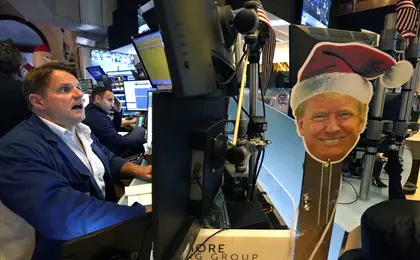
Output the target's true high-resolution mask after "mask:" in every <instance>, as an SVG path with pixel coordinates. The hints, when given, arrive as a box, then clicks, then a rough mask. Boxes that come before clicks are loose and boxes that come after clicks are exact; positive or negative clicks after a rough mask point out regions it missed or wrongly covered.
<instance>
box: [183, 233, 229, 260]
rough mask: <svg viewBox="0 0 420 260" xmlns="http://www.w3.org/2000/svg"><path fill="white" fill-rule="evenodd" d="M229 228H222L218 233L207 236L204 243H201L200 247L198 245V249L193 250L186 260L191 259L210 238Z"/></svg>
mask: <svg viewBox="0 0 420 260" xmlns="http://www.w3.org/2000/svg"><path fill="white" fill-rule="evenodd" d="M228 229H229V228H222V229H219V230H218V231H216V232H214V233H213V234H212V235H211V236H209V237H208V238H206V239H205V240H204V241H203V243H201V244H200V245H198V247H197V248H196V249H195V251H194V252H192V253H191V255H189V256H188V257H187V260H188V259H191V258H192V257H193V256H194V255H195V254H197V252H198V251H199V250H200V248H201V247H202V246H204V244H205V243H206V242H207V241H209V240H210V239H211V238H212V237H214V236H215V235H217V234H219V233H220V232H222V231H225V230H228Z"/></svg>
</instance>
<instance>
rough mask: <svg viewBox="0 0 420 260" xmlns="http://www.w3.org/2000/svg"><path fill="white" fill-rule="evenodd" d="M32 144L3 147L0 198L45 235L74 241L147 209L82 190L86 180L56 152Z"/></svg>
mask: <svg viewBox="0 0 420 260" xmlns="http://www.w3.org/2000/svg"><path fill="white" fill-rule="evenodd" d="M29 143H30V144H28V142H26V143H25V142H19V143H12V144H8V145H3V146H2V147H0V148H1V149H0V169H2V170H1V171H0V200H1V201H2V203H3V204H4V205H5V206H6V207H8V208H9V209H10V210H12V211H13V212H15V213H16V214H17V215H19V216H20V217H21V218H23V219H24V220H25V221H27V222H28V223H29V224H30V225H31V226H32V227H34V228H35V229H36V230H37V231H38V232H40V233H41V234H42V235H43V236H46V237H49V238H51V239H56V240H70V239H73V238H76V237H80V236H83V235H86V234H89V233H91V232H94V231H97V230H99V229H102V228H105V227H108V226H111V225H114V224H117V223H120V222H123V221H125V220H128V219H131V218H134V217H139V216H141V215H143V214H145V208H144V207H143V206H141V205H136V206H132V207H127V206H122V205H118V204H116V203H113V202H106V201H102V200H99V199H96V198H95V197H90V196H89V195H88V194H86V193H84V192H81V191H79V190H80V186H83V185H81V184H82V183H81V182H70V181H69V180H68V179H67V178H65V177H64V176H63V175H62V174H61V173H60V172H58V170H57V169H56V167H57V165H58V164H57V163H58V162H55V161H54V156H53V155H49V153H50V152H51V151H50V152H48V151H47V150H45V149H44V150H42V149H40V147H41V146H39V145H38V146H36V145H34V142H29ZM41 148H42V147H41ZM68 166H69V167H71V165H68Z"/></svg>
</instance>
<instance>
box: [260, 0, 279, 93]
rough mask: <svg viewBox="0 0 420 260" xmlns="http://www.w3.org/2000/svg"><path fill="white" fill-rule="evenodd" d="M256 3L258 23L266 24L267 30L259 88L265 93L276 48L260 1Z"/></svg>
mask: <svg viewBox="0 0 420 260" xmlns="http://www.w3.org/2000/svg"><path fill="white" fill-rule="evenodd" d="M257 4H258V5H257V12H258V18H259V19H260V23H261V24H262V25H264V26H266V27H267V29H268V32H269V36H268V41H267V42H266V44H265V45H264V47H263V48H262V71H261V88H262V90H263V93H264V94H265V92H266V91H267V88H268V83H269V81H270V76H271V72H272V70H273V59H274V51H275V49H276V33H275V32H274V29H273V27H272V26H271V23H270V20H269V19H268V17H267V14H266V12H265V11H264V7H263V5H262V3H261V1H260V0H257Z"/></svg>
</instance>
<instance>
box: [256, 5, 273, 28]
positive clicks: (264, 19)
mask: <svg viewBox="0 0 420 260" xmlns="http://www.w3.org/2000/svg"><path fill="white" fill-rule="evenodd" d="M257 12H258V18H259V19H260V22H262V23H263V24H265V25H266V26H267V27H268V28H271V24H270V20H268V17H267V14H266V12H265V11H264V7H263V5H262V3H261V1H257Z"/></svg>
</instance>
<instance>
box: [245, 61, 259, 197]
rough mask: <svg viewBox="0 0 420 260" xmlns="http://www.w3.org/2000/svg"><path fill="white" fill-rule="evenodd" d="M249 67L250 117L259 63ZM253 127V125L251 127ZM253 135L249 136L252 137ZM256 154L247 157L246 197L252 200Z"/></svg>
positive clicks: (256, 93)
mask: <svg viewBox="0 0 420 260" xmlns="http://www.w3.org/2000/svg"><path fill="white" fill-rule="evenodd" d="M249 66H250V69H249V78H250V80H249V114H250V116H251V117H252V118H255V117H256V116H257V100H258V80H259V79H258V72H259V69H258V67H259V63H254V62H253V63H251V64H250V65H249ZM252 128H254V127H252ZM253 137H254V136H250V138H253ZM256 160H257V158H256V154H255V153H254V152H253V153H251V157H250V159H249V170H248V193H247V198H248V200H249V201H251V200H252V198H251V195H252V194H253V193H254V192H253V191H252V188H253V184H254V179H255V175H256V172H255V171H254V169H255V165H256V164H257V161H256Z"/></svg>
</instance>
